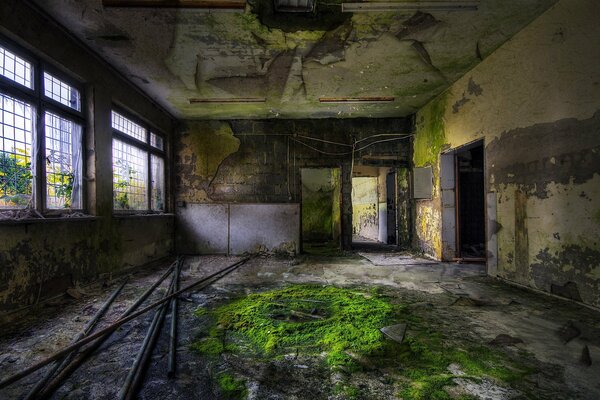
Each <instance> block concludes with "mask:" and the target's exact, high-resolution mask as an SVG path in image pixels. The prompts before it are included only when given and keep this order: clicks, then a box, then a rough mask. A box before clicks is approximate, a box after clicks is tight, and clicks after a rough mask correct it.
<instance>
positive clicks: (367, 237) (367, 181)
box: [352, 165, 397, 249]
mask: <svg viewBox="0 0 600 400" xmlns="http://www.w3.org/2000/svg"><path fill="white" fill-rule="evenodd" d="M396 185H397V183H396V171H395V170H394V169H393V168H387V167H371V166H360V165H359V166H356V167H355V169H354V171H353V177H352V245H353V247H354V248H357V247H365V246H367V245H368V247H378V246H379V247H380V248H381V249H383V248H385V247H386V246H385V245H393V246H395V245H396V244H397V243H396V242H397V233H396V231H397V217H396V209H397V207H396V202H397V188H396Z"/></svg>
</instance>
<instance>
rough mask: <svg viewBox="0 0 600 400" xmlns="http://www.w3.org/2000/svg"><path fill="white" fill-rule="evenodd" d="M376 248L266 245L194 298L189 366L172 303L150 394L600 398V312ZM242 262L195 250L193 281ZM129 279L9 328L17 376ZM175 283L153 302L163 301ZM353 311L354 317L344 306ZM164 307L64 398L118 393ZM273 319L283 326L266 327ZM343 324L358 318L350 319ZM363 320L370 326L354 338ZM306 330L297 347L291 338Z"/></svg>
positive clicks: (23, 386)
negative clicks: (302, 250) (308, 250)
mask: <svg viewBox="0 0 600 400" xmlns="http://www.w3.org/2000/svg"><path fill="white" fill-rule="evenodd" d="M361 254H362V255H361ZM361 254H358V253H342V252H337V253H327V252H320V253H319V252H317V253H316V254H312V255H310V254H309V255H303V256H299V257H295V258H286V257H257V258H254V259H251V260H250V261H248V262H247V263H246V264H244V265H242V266H241V267H240V268H239V269H237V270H236V271H234V272H232V273H231V274H229V275H227V276H226V277H224V278H223V279H221V280H219V281H218V282H216V283H215V284H213V285H211V286H209V287H207V288H206V289H203V290H202V291H191V292H189V293H187V294H185V295H182V296H181V297H180V299H181V300H180V301H179V325H178V348H177V374H176V376H175V377H174V378H168V377H167V374H166V370H167V362H168V348H169V329H170V326H169V325H170V318H169V315H168V314H167V318H166V319H165V322H164V324H163V325H162V334H161V336H160V338H159V340H158V343H157V345H156V348H155V351H154V353H153V356H152V359H151V362H150V367H149V369H148V371H147V373H146V377H145V381H144V383H143V387H142V388H141V390H140V391H139V394H138V397H139V398H141V399H231V398H248V399H311V400H314V399H499V400H500V399H598V398H600V379H598V377H600V313H598V312H596V311H595V310H591V309H589V308H585V307H583V306H580V305H577V304H573V303H569V302H566V301H562V300H560V299H555V298H552V297H547V296H544V295H539V294H535V293H532V292H529V291H524V290H521V289H518V288H515V287H512V286H508V285H506V284H504V283H502V282H500V281H497V280H494V279H491V278H489V277H486V276H485V268H484V267H483V266H479V265H465V264H447V263H437V262H432V261H430V260H425V259H421V258H418V257H413V256H411V255H408V254H404V253H377V252H368V253H361ZM238 260H239V258H235V257H225V256H199V257H188V258H186V259H185V261H184V265H183V268H182V271H181V285H182V286H184V285H186V284H188V283H190V282H192V281H194V280H196V279H198V278H200V277H203V276H207V275H209V274H211V273H213V272H216V271H218V270H219V269H221V268H223V267H225V266H227V265H230V264H231V263H233V262H236V261H238ZM166 268H167V265H165V266H162V267H157V268H153V269H148V270H143V271H138V272H136V273H135V274H134V275H133V276H131V277H130V278H129V279H128V283H127V285H126V286H125V288H124V289H123V291H122V292H121V294H120V295H119V297H118V298H117V300H116V301H115V303H114V304H113V306H112V307H111V309H110V310H109V311H108V312H107V314H106V316H105V317H104V318H103V319H102V321H101V323H99V325H98V327H96V330H98V329H101V328H102V327H103V326H106V325H108V324H109V322H110V321H113V320H116V319H117V318H118V317H119V315H121V314H122V313H123V312H124V311H125V310H126V308H127V307H128V306H130V305H131V304H132V303H133V302H134V301H135V300H136V299H137V298H138V297H139V295H140V294H141V293H142V292H144V290H145V289H146V288H148V287H149V286H150V285H152V283H153V282H154V281H156V280H157V279H158V277H159V276H161V275H162V274H163V272H164V271H165V269H166ZM121 282H122V280H121V279H115V280H113V281H111V282H106V283H105V284H98V285H96V286H94V287H89V288H85V289H80V290H79V291H78V293H71V294H70V295H65V297H64V298H61V299H55V300H54V301H52V302H47V303H45V304H43V305H41V306H39V307H38V308H37V309H35V310H30V311H29V312H28V313H27V314H25V315H20V316H19V318H18V319H16V320H14V321H13V322H12V323H11V324H9V325H5V326H3V327H1V329H0V331H1V332H2V333H1V334H0V354H1V355H0V375H1V376H2V378H5V377H7V376H9V375H11V374H13V373H15V372H18V371H20V370H22V369H23V368H25V367H27V366H30V365H32V364H34V363H36V362H38V361H40V360H42V359H44V358H46V357H47V356H49V355H51V354H52V353H54V352H55V351H57V350H60V349H61V348H63V347H65V346H66V345H68V344H69V342H70V341H71V339H72V338H73V337H74V336H75V335H76V334H77V332H78V331H79V330H80V329H81V328H82V327H83V326H84V324H85V323H86V321H87V320H88V319H89V318H90V317H91V316H92V315H93V314H94V313H95V312H96V310H97V309H98V308H99V307H100V306H101V305H102V303H103V302H104V301H105V299H106V298H108V296H109V295H110V294H111V293H112V292H113V291H114V289H115V288H116V287H117V286H118V285H119V284H120V283H121ZM168 284H169V279H167V280H165V282H163V284H162V285H161V286H160V287H159V288H158V289H157V290H156V291H155V293H154V294H153V295H152V296H151V297H150V298H149V299H148V300H147V301H146V303H145V304H149V303H150V302H151V301H154V300H157V299H159V298H160V297H161V296H162V295H163V294H164V292H165V291H166V290H167V287H168ZM296 288H298V289H297V290H299V291H301V292H298V293H301V295H299V296H300V297H299V298H301V301H304V302H316V303H317V304H321V303H322V304H326V303H327V304H328V305H327V306H322V307H321V309H319V307H314V308H306V307H304V308H303V307H302V306H298V305H294V306H289V307H288V306H287V304H288V303H287V302H286V301H284V300H285V298H284V300H281V296H288V297H289V298H293V296H295V294H294V293H296V292H293V290H296ZM322 288H339V289H340V290H337V289H336V290H334V291H323V289H322ZM281 290H284V292H277V291H281ZM273 293H274V294H273ZM282 293H283V294H282ZM257 294H261V296H262V297H261V296H259V297H256V296H257ZM273 296H275V297H273ZM277 296H279V297H277ZM327 296H333V297H331V299H329V298H327ZM340 296H341V297H340ZM77 297H79V298H77ZM355 300H356V301H358V303H357V302H354V301H355ZM264 301H268V304H267V303H264ZM261 302H262V303H261ZM265 304H266V306H265V307H266V308H264V309H260V308H259V305H265ZM273 304H274V306H273ZM254 305H256V307H254ZM340 305H341V306H344V307H346V308H345V309H344V308H340V307H341V306H340ZM267 306H268V307H267ZM269 307H270V308H269ZM273 307H275V309H276V312H273V311H272V310H273ZM278 307H279V308H278ZM286 307H287V308H286ZM349 307H356V309H355V310H356V311H354V309H351V308H349ZM369 307H373V309H372V312H368V311H369ZM340 309H341V310H342V311H343V312H345V314H344V313H342V314H336V312H338V311H339V310H340ZM261 310H266V311H264V312H263V311H261ZM344 310H345V311H344ZM349 310H350V312H348V311H349ZM376 310H377V311H378V313H377V312H375V311H376ZM242 311H244V312H246V314H243V313H242ZM365 311H366V312H365ZM254 312H256V314H252V313H254ZM261 312H262V314H261ZM248 313H249V314H248ZM336 315H337V316H336ZM152 317H153V312H149V313H148V314H146V315H144V316H142V317H140V318H137V319H135V320H133V321H131V322H129V323H127V324H125V325H124V326H122V327H121V328H119V329H118V330H117V331H116V332H115V333H114V334H113V335H112V336H111V337H110V339H109V340H107V341H106V342H105V343H104V344H103V345H102V347H101V348H100V349H99V350H98V351H96V352H95V353H94V355H93V356H92V357H90V359H89V360H87V361H86V362H85V363H84V364H83V365H82V366H81V367H80V368H79V369H77V370H76V371H75V372H74V373H73V374H71V375H70V376H69V378H68V379H67V380H66V381H65V382H64V384H63V385H62V386H61V387H60V388H59V389H58V390H57V391H56V392H54V393H53V395H52V397H51V398H53V399H114V398H116V393H117V392H118V391H119V390H120V388H121V386H122V384H123V382H124V381H125V378H126V376H127V373H128V371H129V368H130V367H131V365H132V363H133V361H134V359H135V357H136V354H137V352H138V349H139V347H140V344H141V343H142V341H143V339H144V337H145V335H146V332H147V330H148V326H149V325H150V322H151V319H152ZM333 318H338V319H335V320H334V319H333ZM360 318H362V320H361V319H360ZM273 321H274V322H273ZM281 321H284V322H281ZM328 321H330V322H331V321H335V323H334V324H329V325H328ZM292 322H293V323H292ZM296 322H299V323H301V324H299V325H295V323H296ZM271 323H273V327H274V328H273V334H274V333H275V331H277V335H278V336H272V337H271V336H270V334H271V328H269V329H264V327H265V326H266V325H265V324H267V325H269V324H271ZM261 324H262V325H261ZM340 324H347V325H344V326H346V328H344V329H343V330H339V329H337V328H339V326H340ZM383 324H390V325H392V324H401V325H402V326H403V327H404V326H405V327H406V331H405V335H404V339H403V341H402V343H396V342H394V341H392V340H391V339H389V338H387V337H385V336H384V335H383V334H381V333H380V332H379V328H380V327H379V325H383ZM269 326H270V325H269ZM381 327H383V326H381ZM284 328H285V329H287V330H286V331H285V332H284ZM354 328H360V330H357V331H356V332H355V333H354V336H352V334H353V333H352V332H354ZM336 329H337V330H336ZM282 332H283V333H282ZM286 332H287V333H286ZM346 332H348V334H347V335H346ZM286 335H287V336H286ZM293 335H296V336H293ZM356 335H359V336H356ZM291 337H295V338H297V340H298V343H299V344H298V345H297V346H292V345H290V344H289V340H288V339H289V338H291ZM295 340H296V339H295ZM311 341H314V343H311ZM353 341H355V342H356V343H354V342H353ZM359 344H360V345H359ZM44 372H45V370H44V369H43V370H40V371H38V372H36V373H34V374H32V375H30V376H28V377H26V378H24V379H22V380H21V381H19V382H17V383H15V384H12V385H10V386H9V387H7V388H4V389H1V390H0V399H19V398H23V397H24V396H25V395H26V393H27V392H28V391H29V390H30V388H31V387H32V385H33V384H35V382H37V381H38V380H39V379H40V378H41V377H42V376H43V374H44Z"/></svg>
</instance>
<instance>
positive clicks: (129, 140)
mask: <svg viewBox="0 0 600 400" xmlns="http://www.w3.org/2000/svg"><path fill="white" fill-rule="evenodd" d="M113 111H114V112H116V113H117V114H120V115H121V116H122V117H124V118H127V119H128V120H130V121H131V122H133V123H135V124H137V125H139V126H141V127H142V128H144V131H145V137H146V142H143V141H141V140H139V139H137V138H135V137H133V136H131V135H128V134H127V133H124V132H121V131H120V130H118V129H116V128H113V124H112V113H113ZM110 127H111V130H112V138H111V154H112V148H113V142H114V140H115V139H117V140H119V141H121V142H124V143H125V144H128V145H130V146H134V147H136V148H138V149H140V150H142V151H145V152H146V156H147V160H146V168H147V171H146V176H147V182H146V208H143V209H138V210H131V209H129V210H120V209H116V208H115V183H114V176H113V182H112V186H111V187H112V208H113V213H114V214H118V215H135V214H166V213H167V212H168V187H167V181H168V178H167V161H168V154H167V135H165V134H164V133H163V132H162V131H161V130H159V129H155V128H154V127H153V126H151V125H150V124H148V123H146V122H145V121H144V120H142V119H141V118H139V117H137V116H136V115H135V114H134V113H133V112H131V111H128V110H126V109H125V108H124V107H122V106H120V105H117V104H113V106H112V108H111V120H110ZM151 134H155V135H157V136H159V137H160V138H161V139H162V143H163V148H162V150H161V149H159V148H156V147H154V146H152V144H151ZM152 155H155V156H158V157H160V158H162V160H163V168H164V172H163V174H164V188H165V194H164V197H165V205H164V209H163V210H153V209H152ZM111 166H112V167H113V168H114V154H112V155H111Z"/></svg>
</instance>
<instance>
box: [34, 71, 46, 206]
mask: <svg viewBox="0 0 600 400" xmlns="http://www.w3.org/2000/svg"><path fill="white" fill-rule="evenodd" d="M34 68H35V70H34V90H35V93H36V94H37V101H36V110H35V114H36V119H35V126H34V130H35V132H33V135H32V136H35V144H34V146H33V151H34V157H35V161H36V165H35V182H34V185H35V186H34V190H33V193H34V197H35V208H36V209H37V210H41V211H42V212H44V211H45V210H46V162H45V161H46V157H45V155H46V138H45V136H46V135H45V132H46V129H45V124H44V113H45V110H44V108H43V104H42V99H41V87H42V81H41V76H42V71H41V65H40V63H35V65H34Z"/></svg>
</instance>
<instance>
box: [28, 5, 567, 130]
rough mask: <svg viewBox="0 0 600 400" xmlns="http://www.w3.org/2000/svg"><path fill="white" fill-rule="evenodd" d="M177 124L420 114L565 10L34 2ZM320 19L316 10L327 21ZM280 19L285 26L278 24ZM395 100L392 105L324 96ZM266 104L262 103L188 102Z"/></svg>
mask: <svg viewBox="0 0 600 400" xmlns="http://www.w3.org/2000/svg"><path fill="white" fill-rule="evenodd" d="M34 1H35V3H36V4H37V5H39V6H40V7H41V8H43V9H44V10H46V11H47V12H48V13H49V14H50V15H51V16H52V17H54V18H56V19H57V20H58V21H60V22H61V23H62V24H63V25H65V26H66V27H68V28H69V29H70V30H71V31H72V32H74V33H75V34H76V35H77V36H78V37H79V38H80V39H82V40H83V41H84V42H85V43H86V44H88V45H89V46H90V47H92V48H93V49H94V50H96V51H98V53H99V54H101V55H102V56H103V57H105V58H106V59H107V60H109V61H110V62H111V63H113V64H114V65H115V66H116V67H117V68H118V69H119V70H120V71H121V72H122V73H124V74H125V75H126V76H128V77H129V78H131V79H132V80H133V81H134V82H135V83H136V84H138V85H139V86H140V87H142V88H143V89H144V90H145V91H147V92H148V93H149V94H151V95H152V96H153V97H154V98H156V99H157V100H158V101H160V102H161V104H162V105H163V106H164V107H166V108H168V109H169V110H170V111H171V112H172V113H173V114H175V115H177V116H178V117H180V118H185V119H227V118H235V119H239V118H248V119H263V118H278V117H284V118H306V117H311V118H328V117H399V116H406V115H410V114H412V113H414V112H415V111H416V110H418V109H419V108H420V107H421V106H423V105H424V104H426V103H427V102H428V101H429V100H430V99H431V98H432V97H434V96H435V95H437V94H439V93H440V92H441V91H442V90H444V89H445V88H447V87H448V86H449V85H450V84H451V83H452V82H454V81H455V80H456V79H458V78H459V77H461V76H462V75H464V73H465V72H466V71H468V70H469V69H470V68H472V67H473V66H474V65H476V64H477V63H479V62H480V61H481V60H482V59H484V58H485V57H487V56H488V55H489V54H491V53H492V52H493V51H494V50H495V49H496V48H497V47H498V46H500V45H501V44H502V43H504V42H505V41H506V40H507V39H509V38H510V37H511V36H512V35H514V34H515V33H516V32H518V31H519V30H520V29H522V28H523V27H524V26H525V25H526V24H527V23H529V22H530V21H531V20H533V19H534V18H535V17H536V16H538V15H539V14H541V13H542V12H543V11H544V10H546V9H547V8H548V7H549V6H550V5H552V4H553V3H554V2H555V1H556V0H523V1H519V4H518V9H517V11H515V7H514V4H513V3H511V2H506V1H502V0H482V1H481V5H480V7H479V10H478V11H476V12H434V13H433V15H431V14H427V13H419V12H417V13H415V12H398V13H394V12H383V13H355V14H341V13H340V11H339V10H340V8H339V6H332V3H337V1H332V2H329V3H327V4H326V5H321V7H326V8H329V9H331V10H333V11H332V12H333V13H334V14H333V19H332V20H335V21H336V23H332V24H329V25H327V24H321V25H319V24H318V23H317V22H318V21H317V22H315V19H317V20H318V18H321V17H322V14H317V17H316V18H307V17H305V16H296V15H289V16H287V15H286V16H285V17H281V16H280V17H277V18H274V17H273V16H272V15H268V14H265V13H264V11H258V10H259V9H262V10H264V9H265V8H264V7H262V6H261V5H262V3H261V1H260V0H255V1H249V2H248V6H247V7H246V10H245V11H244V12H241V13H226V12H218V11H217V12H215V11H211V12H206V11H201V10H190V9H164V8H160V9H127V8H103V7H102V5H101V2H100V0H82V1H77V2H74V1H68V0H34ZM317 11H318V10H317ZM275 19H277V23H275V22H274V20H275ZM358 95H360V96H394V97H395V98H396V99H395V101H393V102H391V103H386V104H320V103H319V101H318V98H319V97H333V96H358ZM210 97H217V98H218V97H221V98H231V97H266V98H267V101H266V102H265V103H264V104H256V103H254V104H190V103H189V99H190V98H210Z"/></svg>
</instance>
